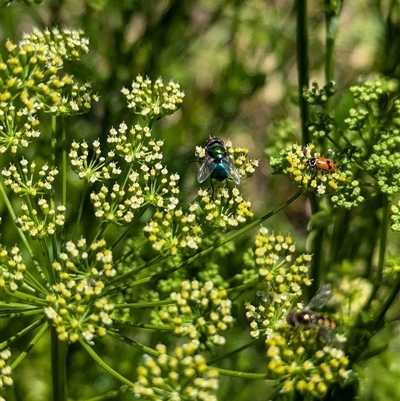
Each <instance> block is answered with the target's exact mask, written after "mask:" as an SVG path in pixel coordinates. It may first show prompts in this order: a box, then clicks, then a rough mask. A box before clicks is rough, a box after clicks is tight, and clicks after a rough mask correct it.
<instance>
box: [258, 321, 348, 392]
mask: <svg viewBox="0 0 400 401" xmlns="http://www.w3.org/2000/svg"><path fill="white" fill-rule="evenodd" d="M317 339H318V333H317V332H316V331H315V330H300V329H293V328H288V327H287V326H286V327H283V326H282V329H281V330H280V331H279V330H277V331H276V332H274V333H272V335H270V336H269V337H268V338H267V339H266V341H265V344H266V347H267V351H266V356H267V360H268V364H267V367H268V370H269V371H270V372H271V374H272V375H273V376H274V377H276V378H278V379H279V382H280V383H281V391H280V392H281V393H293V392H294V391H297V392H299V393H300V394H302V395H303V397H304V398H307V397H310V396H312V397H315V398H322V397H324V396H325V394H326V393H327V391H328V388H329V386H330V385H331V384H333V383H338V384H340V385H342V384H344V383H345V382H346V381H347V380H348V379H349V378H350V377H351V375H352V371H351V370H348V369H347V367H348V365H349V359H348V357H347V356H346V355H345V354H344V352H343V351H342V350H341V349H337V348H334V347H333V346H331V345H325V346H324V347H323V348H322V349H320V348H319V347H318V345H319V343H318V341H317Z"/></svg>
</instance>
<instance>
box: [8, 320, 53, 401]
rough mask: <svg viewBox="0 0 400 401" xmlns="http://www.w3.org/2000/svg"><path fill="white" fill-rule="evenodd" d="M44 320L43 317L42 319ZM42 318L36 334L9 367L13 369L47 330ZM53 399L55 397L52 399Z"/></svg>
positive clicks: (46, 324)
mask: <svg viewBox="0 0 400 401" xmlns="http://www.w3.org/2000/svg"><path fill="white" fill-rule="evenodd" d="M43 320H44V319H43ZM43 320H42V321H40V324H43V325H42V327H41V328H40V330H39V331H38V332H37V334H36V336H35V337H34V338H33V339H32V341H31V342H30V343H29V344H28V346H27V347H26V348H25V350H24V351H23V352H21V353H20V354H19V355H18V358H17V359H16V360H15V361H14V362H13V363H12V365H11V369H15V368H16V367H17V366H18V365H19V364H20V363H21V362H22V361H23V360H24V358H25V357H26V356H27V355H28V354H29V352H30V351H31V349H32V348H33V347H34V346H35V345H36V344H37V343H38V341H39V340H40V338H41V337H42V335H43V334H44V332H45V331H46V330H47V328H48V327H49V325H48V323H47V321H45V322H44V323H43ZM54 400H55V399H54Z"/></svg>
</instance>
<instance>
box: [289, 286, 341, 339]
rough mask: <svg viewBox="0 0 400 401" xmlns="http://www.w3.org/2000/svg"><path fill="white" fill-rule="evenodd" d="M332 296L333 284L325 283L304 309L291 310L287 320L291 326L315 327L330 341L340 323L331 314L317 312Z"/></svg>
mask: <svg viewBox="0 0 400 401" xmlns="http://www.w3.org/2000/svg"><path fill="white" fill-rule="evenodd" d="M331 296H332V286H331V284H325V285H323V286H322V287H321V288H320V289H319V290H318V291H317V293H316V294H315V295H314V296H313V298H312V299H311V301H310V302H309V304H308V305H307V306H306V307H305V308H304V310H302V311H297V312H294V311H291V312H289V313H288V315H287V317H286V321H287V323H288V324H290V325H291V326H294V327H297V326H302V327H305V328H308V329H311V328H315V329H318V330H319V331H320V334H321V337H322V338H323V339H324V340H325V341H328V340H329V339H330V337H331V333H332V330H335V329H336V328H337V327H338V324H337V323H336V322H335V321H334V320H333V319H331V318H330V317H329V316H327V315H326V314H323V313H318V312H315V310H319V309H322V308H323V307H324V306H325V304H326V303H327V302H328V301H329V299H330V298H331Z"/></svg>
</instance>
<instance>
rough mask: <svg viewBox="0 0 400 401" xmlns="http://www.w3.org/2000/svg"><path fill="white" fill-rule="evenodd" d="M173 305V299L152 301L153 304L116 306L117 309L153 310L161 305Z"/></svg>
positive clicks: (140, 303)
mask: <svg viewBox="0 0 400 401" xmlns="http://www.w3.org/2000/svg"><path fill="white" fill-rule="evenodd" d="M170 304H173V301H172V300H171V299H164V300H162V301H152V302H137V303H132V304H116V305H114V308H115V309H124V308H130V309H142V308H152V307H154V306H161V305H170Z"/></svg>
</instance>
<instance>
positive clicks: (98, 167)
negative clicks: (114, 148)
mask: <svg viewBox="0 0 400 401" xmlns="http://www.w3.org/2000/svg"><path fill="white" fill-rule="evenodd" d="M113 157H114V153H113V152H108V154H107V157H104V156H102V155H101V148H100V141H99V140H95V141H93V144H92V146H91V149H90V151H89V145H88V144H87V142H85V141H83V142H81V143H78V142H75V141H73V142H72V144H71V150H70V152H69V158H70V160H71V166H72V169H73V170H74V171H75V172H76V173H77V174H78V176H79V178H80V179H82V180H87V181H88V182H89V183H91V184H93V183H94V182H96V181H104V180H109V179H111V178H114V177H117V176H119V175H120V174H121V169H120V168H119V167H118V164H117V163H116V162H114V161H113Z"/></svg>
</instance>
